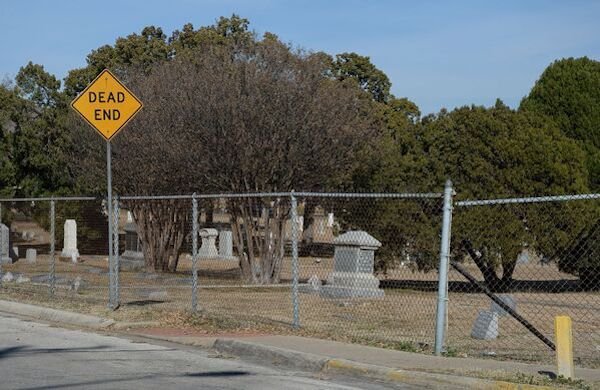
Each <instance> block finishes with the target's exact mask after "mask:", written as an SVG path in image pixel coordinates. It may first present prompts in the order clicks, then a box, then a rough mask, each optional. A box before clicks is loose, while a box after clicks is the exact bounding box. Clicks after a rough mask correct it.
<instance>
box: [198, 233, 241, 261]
mask: <svg viewBox="0 0 600 390" xmlns="http://www.w3.org/2000/svg"><path fill="white" fill-rule="evenodd" d="M203 245H204V244H203ZM219 259H223V260H237V257H235V256H234V255H233V233H232V232H231V230H221V231H220V232H219Z"/></svg>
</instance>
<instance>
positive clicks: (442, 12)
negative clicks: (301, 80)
mask: <svg viewBox="0 0 600 390" xmlns="http://www.w3.org/2000/svg"><path fill="white" fill-rule="evenodd" d="M232 13H237V14H239V15H241V16H243V17H246V18H248V19H249V20H250V22H251V28H252V29H253V30H255V31H257V32H258V33H259V34H260V33H263V32H265V31H270V32H273V33H275V34H277V35H278V36H279V37H280V38H281V39H282V40H284V41H286V42H291V43H293V44H295V45H298V46H301V47H303V48H306V49H309V50H323V51H326V52H328V53H331V54H335V53H341V52H345V51H354V52H357V53H359V54H362V55H367V56H370V57H371V60H372V61H373V63H375V65H376V66H377V67H379V68H380V69H382V70H383V71H384V72H385V73H386V74H387V75H388V76H389V77H390V79H391V81H392V84H393V87H392V92H393V93H394V94H396V95H397V96H406V97H408V98H409V99H411V100H413V101H415V102H416V103H417V104H418V105H419V107H420V108H421V111H422V112H423V113H429V112H436V111H438V110H439V109H440V108H442V107H446V108H449V109H451V108H454V107H456V106H462V105H465V104H472V103H473V104H482V105H491V104H493V103H494V101H495V99H496V98H501V99H503V100H504V101H505V102H506V103H507V104H509V105H510V106H512V107H516V106H517V105H518V104H519V101H520V99H521V98H522V97H523V96H524V95H526V94H527V93H528V91H529V90H530V88H531V86H532V85H533V83H534V82H535V80H536V79H537V78H538V77H539V75H540V74H541V72H542V71H543V69H544V68H545V67H546V66H547V65H548V64H549V63H550V62H552V61H553V60H555V59H557V58H562V57H571V56H573V57H579V56H584V55H586V56H588V57H591V58H594V59H600V1H592V0H589V1H583V0H570V1H554V0H545V1H541V0H531V1H524V0H521V1H518V0H503V1H496V2H491V1H441V0H440V1H384V0H381V1H366V0H362V1H359V0H340V1H333V0H330V1H325V0H322V1H299V0H298V1H275V0H251V1H250V0H247V1H242V0H169V1H164V0H163V1H155V0H145V1H133V0H131V1H127V0H120V1H116V0H115V1H114V0H104V1H101V2H100V1H84V0H77V1H71V0H69V1H67V0H63V1H61V0H54V1H42V0H2V2H1V3H0V27H1V28H2V34H1V38H0V53H2V55H1V57H0V58H1V59H0V78H5V77H14V75H15V74H16V73H17V72H18V70H19V67H20V66H22V65H24V64H26V63H27V62H28V61H30V60H31V61H33V62H36V63H40V64H43V65H44V66H45V67H46V69H47V70H48V71H50V72H51V73H53V74H56V75H57V76H59V77H60V78H62V77H64V76H65V75H66V73H67V71H68V70H69V69H72V68H76V67H81V66H84V65H85V56H86V55H87V54H88V53H89V52H90V51H91V50H92V49H94V48H97V47H99V46H101V45H103V44H107V43H109V44H111V43H113V42H114V40H115V39H116V38H117V37H119V36H124V35H128V34H131V33H133V32H140V31H141V29H142V28H143V27H144V26H147V25H156V26H160V27H162V28H163V30H164V31H165V32H166V33H167V35H169V34H170V33H171V32H172V31H173V30H174V29H178V28H181V27H182V26H183V25H184V24H185V23H187V22H191V23H193V24H194V26H196V27H198V26H202V25H208V24H212V23H213V22H214V21H215V20H216V19H217V18H218V17H219V16H222V15H223V16H229V15H231V14H232Z"/></svg>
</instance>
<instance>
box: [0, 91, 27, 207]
mask: <svg viewBox="0 0 600 390" xmlns="http://www.w3.org/2000/svg"><path fill="white" fill-rule="evenodd" d="M21 104H22V102H21V99H20V98H19V97H18V95H17V93H16V91H15V90H14V88H13V87H12V86H11V85H9V84H8V83H5V84H3V85H0V195H1V196H6V197H10V196H12V195H14V191H15V189H16V185H17V167H16V162H15V158H14V148H13V138H14V132H15V130H16V126H17V122H18V121H19V119H18V118H19V113H20V108H19V106H20V105H21Z"/></svg>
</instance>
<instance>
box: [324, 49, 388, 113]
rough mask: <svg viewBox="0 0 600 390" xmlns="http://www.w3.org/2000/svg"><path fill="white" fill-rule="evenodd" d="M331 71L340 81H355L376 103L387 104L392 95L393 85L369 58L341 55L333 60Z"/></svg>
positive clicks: (349, 54)
mask: <svg viewBox="0 0 600 390" xmlns="http://www.w3.org/2000/svg"><path fill="white" fill-rule="evenodd" d="M331 71H332V74H333V76H334V77H336V78H337V79H338V80H346V79H350V80H354V81H355V82H357V83H358V85H359V86H360V88H362V89H363V90H364V91H365V92H367V93H369V94H370V95H371V96H372V98H373V99H374V100H375V101H378V102H385V101H387V100H388V99H389V98H390V96H391V94H390V88H391V85H392V83H391V82H390V79H389V78H388V77H387V75H386V74H385V73H384V72H383V71H381V70H380V69H377V67H376V66H375V65H373V63H372V62H371V59H370V58H369V57H365V56H361V55H359V54H356V53H341V54H337V55H336V56H335V59H334V60H332V64H331Z"/></svg>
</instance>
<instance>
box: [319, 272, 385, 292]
mask: <svg viewBox="0 0 600 390" xmlns="http://www.w3.org/2000/svg"><path fill="white" fill-rule="evenodd" d="M319 295H320V296H322V297H324V298H379V297H383V296H384V295H385V292H384V291H383V290H382V289H380V288H379V279H377V278H376V277H375V276H373V275H372V274H369V273H365V272H333V273H331V274H330V275H329V277H328V278H327V284H326V285H324V286H321V288H320V291H319Z"/></svg>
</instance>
